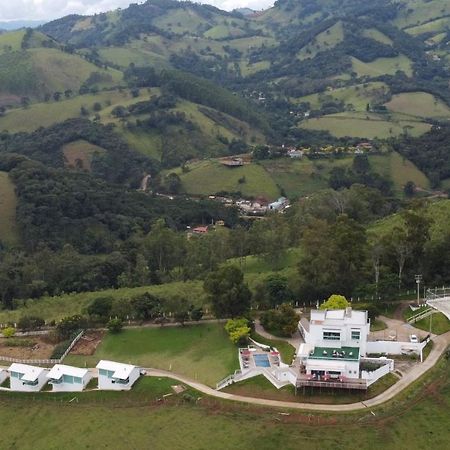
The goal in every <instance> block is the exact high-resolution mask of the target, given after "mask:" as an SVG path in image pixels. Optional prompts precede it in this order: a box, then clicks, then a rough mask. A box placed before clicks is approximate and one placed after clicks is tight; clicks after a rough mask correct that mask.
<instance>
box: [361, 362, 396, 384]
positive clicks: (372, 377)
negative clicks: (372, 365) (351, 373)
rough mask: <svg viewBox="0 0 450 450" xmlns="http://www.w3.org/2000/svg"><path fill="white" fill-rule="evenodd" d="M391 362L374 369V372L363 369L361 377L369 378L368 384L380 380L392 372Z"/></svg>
mask: <svg viewBox="0 0 450 450" xmlns="http://www.w3.org/2000/svg"><path fill="white" fill-rule="evenodd" d="M390 371H391V370H390V367H389V364H385V365H384V366H381V367H380V368H379V369H377V370H374V371H372V372H368V371H366V370H362V371H361V378H362V379H363V380H367V386H370V385H371V384H373V383H375V381H377V380H379V379H380V378H381V377H384V376H385V375H387V374H388V373H389V372H390Z"/></svg>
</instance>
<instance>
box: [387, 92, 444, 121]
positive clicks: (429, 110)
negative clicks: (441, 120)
mask: <svg viewBox="0 0 450 450" xmlns="http://www.w3.org/2000/svg"><path fill="white" fill-rule="evenodd" d="M385 106H386V107H387V108H388V109H389V110H390V111H393V112H396V113H402V114H406V115H411V116H417V117H424V118H425V117H432V118H437V117H449V116H450V108H449V107H448V106H447V105H446V104H445V103H444V102H443V101H442V100H439V99H437V98H436V97H434V96H433V95H431V94H428V93H426V92H409V93H404V94H397V95H394V96H393V97H392V100H391V101H390V102H388V103H386V104H385Z"/></svg>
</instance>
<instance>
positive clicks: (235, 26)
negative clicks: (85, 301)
mask: <svg viewBox="0 0 450 450" xmlns="http://www.w3.org/2000/svg"><path fill="white" fill-rule="evenodd" d="M449 17H450V5H448V4H447V2H445V1H443V0H429V1H427V0H374V1H371V2H367V1H365V0H303V1H300V0H279V1H277V2H275V5H274V7H273V8H270V9H268V10H267V11H264V12H261V13H252V12H251V11H247V10H245V11H234V12H225V11H221V10H219V9H217V8H215V7H212V6H208V5H201V4H197V3H191V2H177V1H173V0H170V1H169V0H148V1H146V2H145V3H142V4H133V5H130V6H129V7H128V8H125V9H119V10H116V11H110V12H105V13H101V14H96V15H94V16H77V15H71V16H67V17H63V18H60V19H58V20H55V21H52V22H50V23H47V24H44V25H42V26H40V27H39V28H37V29H28V28H27V29H23V30H19V31H14V32H6V33H2V34H0V175H1V178H0V202H1V203H0V204H1V205H2V207H3V208H4V209H5V214H4V215H3V216H2V220H1V221H0V286H1V292H0V298H1V301H2V302H3V304H4V306H5V307H8V308H13V307H14V306H15V303H14V301H15V299H18V298H27V297H40V296H41V295H44V294H45V293H48V294H50V295H53V294H57V293H61V292H63V291H65V292H66V291H69V292H70V291H87V290H97V289H103V288H108V287H113V288H117V287H128V286H129V287H132V286H138V285H145V284H155V283H165V282H170V281H180V280H183V281H185V280H188V279H189V280H191V279H192V280H199V279H204V278H205V277H206V276H207V275H208V274H209V273H210V272H211V271H214V270H216V269H218V268H220V267H221V265H223V264H226V261H227V260H228V259H230V258H231V260H232V261H234V262H239V263H241V264H244V260H245V258H246V257H249V258H252V257H254V255H258V258H259V259H258V261H259V260H261V261H264V264H265V265H264V269H263V270H262V271H261V273H258V274H256V275H255V274H253V276H254V277H255V278H253V279H252V281H253V286H252V288H255V289H256V287H257V286H258V283H257V282H256V281H255V280H256V278H257V277H260V278H261V277H262V278H264V273H265V272H271V271H274V270H275V271H279V270H280V269H281V270H284V268H283V264H284V263H285V262H286V261H287V259H286V258H288V256H287V255H297V260H296V262H295V263H294V264H291V266H290V268H288V269H287V272H288V274H287V275H288V276H289V277H290V278H289V283H290V288H291V289H292V291H293V292H295V293H296V295H302V296H304V298H308V300H313V299H314V298H313V297H314V296H322V295H326V294H328V293H332V292H333V291H334V290H342V291H343V292H344V291H345V293H346V294H347V295H356V294H358V293H364V294H367V295H368V294H372V295H373V293H375V292H376V293H379V292H383V295H390V294H392V292H394V291H395V292H397V291H398V289H399V287H401V286H402V285H403V284H402V283H408V282H409V281H407V280H409V277H410V275H411V274H413V273H414V271H416V273H417V271H419V270H420V271H423V273H424V274H427V276H429V278H430V279H433V280H436V281H439V282H440V281H442V282H445V281H446V280H448V279H449V274H448V273H447V271H446V269H442V270H439V271H436V273H434V272H433V271H434V270H435V269H434V268H435V267H436V266H437V261H438V259H439V254H440V253H441V252H443V251H446V249H447V246H448V242H449V239H448V236H447V235H444V236H441V237H439V238H438V239H435V238H434V237H430V236H429V235H428V234H426V236H425V240H423V241H421V242H420V248H419V243H418V244H417V245H413V244H414V242H413V241H414V239H416V237H417V233H419V232H418V231H417V229H420V230H422V231H424V232H426V233H429V230H430V229H431V226H432V225H431V224H432V220H433V217H432V214H430V213H429V211H432V210H433V209H432V207H433V204H432V203H430V204H429V203H428V201H430V202H432V201H433V199H436V198H441V197H444V196H446V192H447V190H448V189H449V188H450V170H449V167H450V151H449V149H448V137H449V134H450V127H449V124H448V120H449V119H450V88H449V83H448V80H449V78H450V72H449V64H450V60H449V58H450V56H449V54H450V53H449V49H450V45H449V44H448V43H449V42H450V35H449V32H448V20H449V19H448V18H449ZM280 196H285V197H287V198H288V199H289V200H290V202H291V205H292V207H291V209H289V208H288V209H286V210H285V211H284V212H285V214H275V215H271V214H269V215H268V216H265V217H264V218H263V219H264V220H260V221H256V222H253V221H252V220H250V219H249V217H247V216H246V215H245V214H241V216H242V217H239V214H238V211H237V208H236V207H235V205H234V204H233V202H236V200H238V199H242V198H243V199H245V200H247V201H249V202H256V203H258V202H260V203H262V204H268V203H269V202H273V201H275V200H277V199H278V198H279V197H280ZM208 197H211V198H208ZM216 197H218V198H216ZM425 197H429V198H430V199H431V200H424V198H425ZM258 204H259V203H258ZM404 210H409V211H410V214H409V215H408V214H407V213H405V212H404ZM401 211H403V212H401ZM411 211H412V212H411ZM396 212H401V214H403V215H401V217H402V218H403V219H402V220H403V222H402V227H401V230H400V231H398V230H396V233H397V234H395V235H392V236H391V235H389V236H388V237H383V238H381V237H380V238H379V239H378V238H377V239H378V240H377V239H375V241H376V242H375V241H374V240H373V236H372V235H371V234H370V230H371V227H372V223H373V221H375V220H378V219H383V218H386V217H387V216H390V215H391V214H393V213H396ZM424 218H425V219H426V220H425V219H424ZM416 219H417V220H416ZM422 219H424V220H422ZM385 220H390V219H385ZM215 222H218V223H219V225H216V226H215V227H214V226H213V223H215ZM199 225H203V226H207V225H211V227H210V229H209V232H208V233H209V234H208V235H207V236H201V237H199V236H194V238H193V239H189V240H188V239H187V238H186V237H187V235H188V236H191V231H190V230H191V228H189V227H196V226H199ZM223 225H225V226H224V227H223ZM421 227H422V228H421ZM420 230H419V231H420ZM186 231H188V233H186ZM402 233H403V234H402ZM405 233H406V234H405ZM405 236H406V237H405ZM397 238H398V239H406V241H407V244H408V245H410V246H411V249H410V250H411V253H409V254H408V255H407V259H408V269H407V270H406V272H405V274H400V276H398V274H397V272H396V264H395V255H394V253H393V252H392V251H391V250H389V249H388V246H389V243H391V244H392V242H394V241H395V240H396V239H397ZM350 243H353V244H354V246H353V247H352V248H353V250H354V252H352V251H351V252H349V251H347V247H348V246H349V244H350ZM405 245H406V244H405ZM380 246H381V247H383V249H384V250H383V251H384V253H383V255H384V256H383V262H382V263H381V265H382V270H381V276H382V283H380V284H379V285H378V281H376V283H375V282H374V280H373V277H372V275H373V274H372V269H371V267H372V264H373V260H372V256H373V251H375V250H374V249H375V247H376V248H378V247H380ZM318 249H320V250H321V252H322V253H323V254H320V252H319V253H318V251H317V250H318ZM324 255H325V256H324ZM326 255H328V257H329V258H328V257H326ZM334 255H337V256H336V258H337V259H339V264H338V266H339V267H337V266H332V265H331V266H329V265H327V264H328V260H327V258H328V259H332V258H333V257H334ZM416 257H420V258H424V259H423V260H420V263H419V262H417V261H415V260H414V258H416ZM349 258H350V259H351V262H350V263H348V264H350V266H349V265H348V264H347V262H346V261H347V260H349ZM352 258H353V259H352ZM299 261H300V266H302V267H301V268H300V269H299V270H297V267H296V265H297V264H298V262H299ZM294 266H295V267H294ZM64 267H65V268H67V270H66V272H64V271H63V270H62V269H61V268H64ZM323 267H328V269H329V270H328V269H327V270H326V271H325V272H327V273H329V274H331V275H329V276H328V275H327V276H325V275H324V269H323ZM255 273H256V272H255ZM283 273H284V272H283ZM283 276H284V275H283ZM335 278H340V279H341V280H342V284H340V285H336V282H335V280H334V279H335ZM374 283H375V284H376V286H374ZM383 283H384V284H383ZM313 284H314V286H313ZM319 285H320V286H321V287H320V288H319V287H317V286H319Z"/></svg>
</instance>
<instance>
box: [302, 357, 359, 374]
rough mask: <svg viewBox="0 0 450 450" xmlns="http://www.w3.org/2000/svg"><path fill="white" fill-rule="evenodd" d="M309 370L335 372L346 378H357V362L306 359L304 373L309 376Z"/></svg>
mask: <svg viewBox="0 0 450 450" xmlns="http://www.w3.org/2000/svg"><path fill="white" fill-rule="evenodd" d="M311 370H324V371H325V372H329V371H337V372H341V375H343V376H344V377H347V378H359V361H343V360H336V361H333V360H328V359H308V360H307V361H306V373H307V374H308V375H310V374H311Z"/></svg>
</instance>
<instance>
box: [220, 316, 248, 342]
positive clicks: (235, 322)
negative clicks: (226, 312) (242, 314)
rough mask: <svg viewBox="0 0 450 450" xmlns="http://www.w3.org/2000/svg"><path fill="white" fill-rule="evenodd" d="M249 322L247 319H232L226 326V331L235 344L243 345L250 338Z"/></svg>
mask: <svg viewBox="0 0 450 450" xmlns="http://www.w3.org/2000/svg"><path fill="white" fill-rule="evenodd" d="M248 325H249V323H248V320H247V319H245V318H240V319H230V320H228V321H227V323H226V324H225V330H226V331H227V333H228V334H229V336H230V340H231V342H233V344H240V345H243V344H245V343H246V342H247V340H248V338H249V336H250V331H251V330H250V327H249V326H248Z"/></svg>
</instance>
